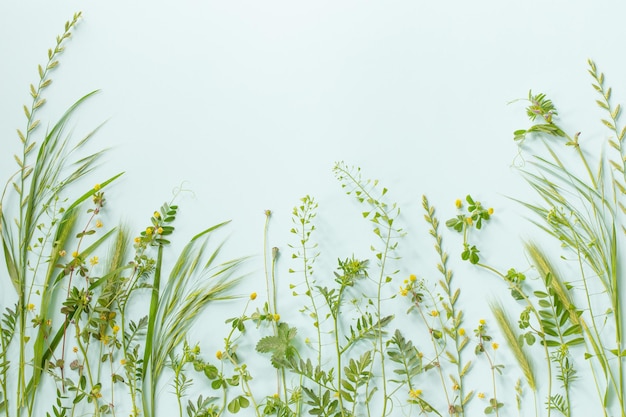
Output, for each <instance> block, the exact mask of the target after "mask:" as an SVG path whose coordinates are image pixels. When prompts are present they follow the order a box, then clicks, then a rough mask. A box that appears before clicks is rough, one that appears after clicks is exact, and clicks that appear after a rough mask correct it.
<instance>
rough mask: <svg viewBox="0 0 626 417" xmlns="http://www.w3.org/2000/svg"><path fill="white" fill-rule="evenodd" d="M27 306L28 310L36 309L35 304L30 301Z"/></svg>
mask: <svg viewBox="0 0 626 417" xmlns="http://www.w3.org/2000/svg"><path fill="white" fill-rule="evenodd" d="M26 308H27V309H28V311H33V310H34V309H35V304H33V303H30V304H29V305H27V306H26Z"/></svg>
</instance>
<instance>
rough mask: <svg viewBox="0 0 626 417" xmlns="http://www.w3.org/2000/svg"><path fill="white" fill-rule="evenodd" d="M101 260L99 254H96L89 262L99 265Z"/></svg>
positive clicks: (92, 264)
mask: <svg viewBox="0 0 626 417" xmlns="http://www.w3.org/2000/svg"><path fill="white" fill-rule="evenodd" d="M99 260H100V259H99V258H98V257H97V256H94V257H92V258H91V259H90V260H89V263H90V264H91V266H95V265H98V261H99Z"/></svg>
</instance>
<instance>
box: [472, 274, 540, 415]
mask: <svg viewBox="0 0 626 417" xmlns="http://www.w3.org/2000/svg"><path fill="white" fill-rule="evenodd" d="M476 266H479V267H481V268H484V269H486V270H488V271H490V272H493V273H494V274H496V275H497V276H499V277H500V278H502V279H503V280H504V281H505V282H508V283H509V287H510V288H512V289H514V290H515V291H516V292H517V293H518V294H520V295H521V296H522V298H523V299H524V301H525V302H526V305H527V306H528V307H530V311H532V313H533V315H534V316H535V319H536V320H537V323H538V325H539V329H540V333H541V334H542V335H544V334H545V332H544V331H543V325H542V324H541V316H540V315H539V312H538V311H537V309H536V308H535V306H534V305H533V304H532V303H531V302H530V299H529V298H528V296H526V294H525V293H524V292H523V291H522V289H521V287H519V286H518V285H516V284H514V283H512V282H510V281H509V280H508V279H507V277H506V275H504V274H503V273H502V272H500V271H498V270H497V269H495V268H493V267H491V266H489V265H485V264H483V263H480V262H479V263H477V264H476ZM540 337H541V339H542V340H543V342H544V343H542V344H543V350H544V354H545V356H546V365H547V368H548V369H547V371H548V398H550V397H551V396H552V365H551V361H550V352H548V346H547V344H546V343H545V336H541V335H540ZM547 412H548V417H550V414H551V408H550V407H548V409H547Z"/></svg>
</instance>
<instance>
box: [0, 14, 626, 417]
mask: <svg viewBox="0 0 626 417" xmlns="http://www.w3.org/2000/svg"><path fill="white" fill-rule="evenodd" d="M80 17H81V14H80V13H77V14H76V15H75V16H73V19H72V20H71V21H69V22H67V23H66V25H65V28H64V31H63V32H62V34H61V35H59V36H58V37H57V39H56V43H55V45H54V46H53V47H52V48H51V49H50V50H49V51H48V55H47V61H46V62H45V63H44V64H42V65H40V66H39V67H38V72H39V79H38V80H36V82H35V83H33V84H31V85H30V87H29V93H30V98H29V103H28V104H27V105H24V107H23V108H24V113H25V122H23V123H22V127H20V128H19V129H18V131H17V137H16V139H17V140H19V144H20V145H21V149H20V151H19V152H17V153H16V154H15V155H14V161H13V163H14V164H15V165H14V166H15V173H14V174H13V175H12V176H11V177H10V178H8V180H7V182H6V186H5V187H4V189H3V192H2V198H1V200H0V219H1V222H0V227H1V229H0V236H1V240H2V259H3V260H4V266H5V269H4V273H3V274H2V279H3V280H4V281H5V282H3V285H4V288H6V289H7V291H10V292H11V296H10V297H8V298H9V299H10V300H11V302H10V303H9V304H8V305H3V306H1V307H2V318H1V320H0V343H1V350H0V414H1V415H4V416H7V417H13V416H16V417H18V416H39V415H44V413H45V415H47V416H84V415H93V416H102V415H113V416H117V415H119V416H122V415H123V416H127V415H130V416H140V415H141V416H157V415H163V414H164V413H165V414H167V415H171V414H172V412H173V413H174V414H175V415H179V416H189V417H192V416H222V415H232V414H238V413H240V414H241V415H250V416H273V415H276V416H304V415H315V416H327V417H330V416H333V417H337V416H341V417H347V416H389V415H394V416H395V415H421V414H425V415H436V416H467V415H481V414H483V413H484V414H488V415H495V416H512V415H520V416H561V415H562V416H575V415H578V414H580V413H579V412H578V413H577V411H576V408H575V407H576V405H577V404H581V403H583V402H584V403H585V404H586V405H587V407H591V408H592V409H593V410H595V411H594V415H599V416H600V415H603V416H622V417H624V416H626V412H625V411H624V410H625V404H624V401H625V399H624V398H625V395H624V382H625V378H624V369H623V366H624V356H625V355H626V351H625V347H624V345H625V343H624V341H623V331H624V325H623V322H622V320H623V313H622V312H621V306H622V302H623V300H622V298H623V297H624V293H625V292H624V290H623V289H621V288H620V280H621V277H622V275H623V274H624V265H623V264H622V257H621V256H620V255H621V254H622V253H624V250H623V243H624V234H625V233H626V228H625V226H624V216H625V212H626V207H625V204H626V196H625V193H626V177H625V166H624V164H625V161H626V151H625V149H624V137H625V135H626V127H625V126H623V125H622V124H621V123H620V114H621V106H620V105H618V104H614V103H613V101H612V99H611V88H610V87H608V86H607V85H606V83H605V80H604V75H603V74H602V73H601V72H600V71H599V70H598V68H597V67H596V65H595V63H593V62H592V61H589V63H588V65H589V68H588V70H589V74H590V76H591V79H592V86H593V88H594V89H595V90H596V91H597V102H596V104H597V105H598V106H600V108H601V109H602V110H603V112H604V116H603V118H602V120H601V123H602V124H603V125H604V126H605V127H606V129H607V130H608V133H607V137H608V138H609V139H608V142H607V144H606V145H607V146H605V148H606V149H604V148H602V149H599V148H598V147H591V146H589V147H588V146H587V142H586V141H585V140H584V139H585V138H584V137H583V136H582V135H581V134H579V133H576V132H568V131H566V129H564V128H563V127H562V126H561V125H560V123H559V114H558V112H557V108H556V107H555V105H554V104H553V103H552V101H551V100H550V99H549V98H548V97H546V96H545V95H544V94H535V93H533V92H530V93H529V94H528V97H527V99H525V100H524V102H525V106H526V115H527V117H528V119H529V122H528V126H527V127H526V128H524V129H519V130H516V131H515V132H514V135H513V136H514V139H515V140H516V141H517V142H518V143H519V145H520V148H519V149H520V156H521V157H522V158H524V160H525V161H526V163H525V165H524V166H525V168H523V169H521V175H523V176H524V178H525V179H526V180H527V182H528V184H529V185H530V186H531V187H532V189H534V190H535V191H536V194H537V197H538V198H537V202H527V201H519V204H521V205H522V206H525V207H526V208H527V209H528V211H529V213H530V214H531V217H530V220H529V221H531V222H532V223H533V224H534V225H536V226H537V228H538V229H540V230H542V231H543V232H544V233H545V235H546V236H549V237H551V238H553V239H555V240H556V241H557V242H558V243H559V244H560V245H561V247H562V251H561V253H559V254H558V255H554V254H548V253H546V252H545V251H543V250H542V249H541V247H540V246H539V245H537V244H535V243H533V242H528V243H526V244H525V247H526V253H520V254H519V260H520V261H519V264H518V265H491V264H487V263H485V262H484V261H483V258H484V256H483V255H484V254H483V253H482V252H481V251H480V249H479V248H480V246H481V230H482V229H483V228H487V227H494V226H495V225H490V224H489V222H490V220H491V218H492V217H493V216H495V215H497V213H496V212H494V209H493V208H491V207H490V206H488V205H486V204H484V203H482V202H481V201H479V200H478V199H477V198H476V197H477V196H471V195H467V196H466V197H464V198H462V199H457V200H456V201H455V199H454V197H451V199H450V201H452V202H453V204H455V206H456V207H455V209H456V210H457V215H456V216H454V217H452V218H450V219H440V218H439V217H438V214H437V211H436V209H435V207H434V206H433V205H432V204H431V202H430V201H429V200H428V199H427V198H426V197H425V196H424V197H423V198H422V201H421V203H422V209H423V212H422V216H421V217H423V220H422V219H420V221H423V222H425V223H424V224H425V225H426V226H427V227H428V230H429V235H427V236H424V237H423V238H424V239H429V240H430V241H431V242H432V244H433V251H432V254H431V256H432V260H433V261H432V265H430V266H427V265H424V268H423V270H422V271H420V270H415V271H414V273H412V274H408V275H407V276H405V275H403V274H402V273H401V272H400V271H401V270H404V269H403V268H402V265H403V262H406V261H407V260H405V259H401V258H400V256H399V251H398V248H399V247H400V246H401V245H403V243H404V236H405V234H406V233H407V231H408V230H409V229H410V227H411V225H410V224H409V225H401V224H400V223H401V222H402V221H403V220H405V218H400V207H398V205H397V204H395V203H393V202H392V201H391V200H390V195H391V192H389V191H388V189H387V188H386V187H385V186H384V185H383V184H380V183H379V182H378V181H376V180H369V179H367V178H366V177H364V176H363V174H362V173H361V170H360V169H359V168H357V167H352V166H350V165H347V164H345V163H343V162H340V163H337V164H336V165H335V167H334V168H333V173H334V175H335V177H336V179H337V182H338V184H339V185H340V186H341V188H342V189H343V190H344V191H345V193H346V194H347V195H348V196H349V198H348V199H347V200H346V201H347V203H351V204H353V205H355V206H357V207H358V209H359V212H360V216H361V217H362V220H363V225H364V227H368V228H370V229H371V232H372V233H371V243H370V244H371V256H368V257H367V258H357V257H355V256H354V255H352V254H337V253H330V254H328V253H321V251H320V250H319V247H318V245H317V244H316V242H317V241H318V235H320V234H322V235H323V234H325V233H328V231H324V230H318V229H317V228H316V215H317V210H318V204H317V202H316V200H315V198H314V197H312V196H308V195H307V196H304V197H303V198H302V199H301V200H300V201H298V202H295V206H294V208H293V212H292V222H293V227H292V229H291V234H292V237H293V238H292V241H290V242H284V243H285V244H287V245H288V251H287V253H280V254H279V250H278V249H277V248H270V247H269V246H270V244H269V242H268V239H267V231H268V230H269V228H270V219H271V216H272V213H271V211H269V210H268V211H266V213H265V215H266V233H265V236H264V247H265V256H264V265H265V274H264V275H265V276H264V279H263V282H264V283H265V288H263V289H258V290H257V291H258V293H257V292H252V293H250V294H249V295H247V296H246V297H245V298H241V297H237V296H235V294H236V289H237V288H238V287H237V285H238V284H239V282H240V281H241V280H242V279H246V278H245V277H244V275H245V274H244V273H243V272H242V268H241V267H242V265H244V264H245V263H246V262H247V259H246V258H245V257H243V256H242V257H241V258H237V259H223V254H222V248H223V243H221V242H219V241H217V242H214V239H215V236H216V235H217V233H218V232H219V231H220V230H221V229H222V228H225V227H227V222H224V223H220V224H217V225H214V226H210V227H207V228H206V229H204V230H200V231H198V233H197V234H196V235H195V236H194V237H193V238H192V239H191V240H190V241H189V242H188V243H187V245H186V246H185V247H184V248H183V250H182V251H181V252H180V254H178V256H177V261H175V262H174V263H173V264H172V265H168V264H167V263H166V262H164V259H165V253H166V252H167V251H170V250H171V248H170V241H171V240H172V239H175V238H176V235H175V229H174V225H175V223H176V222H177V221H180V219H177V214H178V207H177V206H176V204H175V201H171V202H168V203H164V204H163V205H162V206H161V207H158V208H156V209H155V211H154V212H153V213H151V214H150V213H148V215H147V216H146V222H145V224H141V225H132V226H123V225H120V226H114V227H111V225H108V224H103V221H102V217H103V216H102V214H103V212H104V211H107V212H110V211H112V207H111V206H114V205H115V202H114V201H113V202H109V201H107V199H106V198H105V195H106V190H107V188H108V187H111V186H114V184H115V181H116V180H117V179H118V178H119V177H120V176H121V175H122V174H121V173H120V174H117V175H114V176H113V177H111V178H104V179H96V180H94V181H92V183H93V184H94V185H93V187H91V188H90V189H81V188H80V186H79V185H78V181H79V180H81V181H80V183H81V184H82V183H84V179H85V177H89V178H98V177H97V173H96V172H95V171H94V164H95V163H96V162H98V161H100V160H101V158H102V155H103V154H102V153H101V152H97V153H94V154H85V152H84V151H83V149H84V147H85V145H86V144H87V143H88V142H89V141H91V140H93V138H94V135H95V134H96V133H97V130H98V129H97V128H96V129H95V130H94V131H93V132H90V133H89V134H87V135H86V136H85V137H82V138H78V139H76V138H74V137H72V134H71V126H70V125H71V118H72V116H73V115H74V113H75V112H76V111H78V109H80V108H81V107H83V104H84V103H85V102H86V101H88V100H91V99H92V96H93V93H89V94H87V95H85V96H83V97H81V98H80V99H79V100H77V101H76V103H75V104H74V105H72V106H71V107H70V108H69V109H67V111H66V112H65V113H64V114H63V115H62V116H61V117H60V118H59V119H58V120H57V121H55V122H51V123H43V122H41V121H40V119H38V113H39V109H41V108H42V107H43V106H44V105H47V99H46V96H45V93H46V88H47V87H48V86H49V85H50V84H51V83H52V78H51V76H52V73H53V72H54V71H55V70H56V67H57V66H58V62H59V59H60V56H61V55H62V53H63V50H64V48H65V45H66V43H67V40H68V39H69V38H70V36H71V34H72V32H73V30H74V28H75V26H76V25H77V23H78V21H79V20H80ZM46 125H47V126H49V127H48V128H47V130H46V129H45V128H44V127H43V126H46ZM4 163H9V161H5V162H4ZM481 197H488V196H481ZM513 198H514V196H513ZM457 234H459V236H460V237H461V242H462V243H461V246H458V245H457V244H456V243H451V244H448V243H447V242H448V237H450V238H451V239H450V240H451V241H453V242H454V241H458V239H456V237H455V238H452V237H453V236H454V235H457ZM217 236H219V235H217ZM279 256H282V261H280V262H279ZM320 257H324V258H327V259H337V263H336V268H335V270H333V271H327V270H319V269H318V268H317V265H318V263H317V261H318V259H320ZM529 261H530V264H529ZM462 262H467V263H469V264H470V265H471V267H472V271H473V273H475V274H476V275H481V277H482V279H489V278H488V277H491V279H493V281H492V282H493V285H501V286H502V287H503V288H507V289H508V292H509V293H510V298H509V299H505V300H499V301H491V302H489V301H487V300H484V303H483V304H484V305H485V311H484V313H483V315H482V316H481V317H471V316H467V315H466V314H464V310H463V306H464V294H463V292H462V290H461V288H460V286H459V285H457V278H456V276H455V274H454V271H453V265H455V264H456V265H459V263H462ZM431 266H435V267H436V271H437V274H436V275H434V276H433V274H432V273H430V272H429V273H425V272H424V271H430V269H429V268H430V267H431ZM277 270H281V271H282V272H285V273H286V272H288V273H289V274H288V275H289V278H290V279H289V282H283V281H284V280H279V279H278V277H279V276H281V277H284V276H285V274H278V273H277ZM257 282H258V280H257ZM285 295H288V296H290V297H291V296H292V297H295V300H297V302H298V305H299V309H298V310H297V311H295V310H291V309H290V310H289V311H281V310H280V309H279V305H278V303H277V300H278V298H279V296H280V297H284V296H285ZM224 302H228V303H231V304H232V303H237V305H239V306H240V307H239V308H238V310H239V311H240V313H239V314H237V315H236V316H235V317H232V318H229V319H227V320H226V325H227V326H228V327H227V328H228V331H227V332H225V333H224V334H223V335H218V336H215V335H212V336H211V337H210V338H208V337H204V338H203V339H202V340H190V339H189V338H188V336H189V334H192V333H189V330H190V329H191V328H192V327H193V325H194V321H195V319H197V318H198V317H199V316H201V315H202V314H203V313H206V312H207V311H210V310H211V309H214V308H216V306H219V305H220V304H221V303H224ZM504 305H506V306H507V307H506V308H505V307H504ZM138 306H145V308H142V307H138ZM487 307H488V308H487ZM406 323H410V325H406ZM250 346H251V347H253V348H249V347H250ZM246 347H248V348H246ZM503 351H507V352H509V355H508V356H505V355H502V354H501V353H502V352H503ZM502 356H505V357H507V358H511V360H508V359H507V361H504V360H502V359H501V357H502ZM267 369H272V371H271V372H270V373H268V372H267V371H266V370H267ZM511 379H513V380H514V383H505V381H507V380H508V381H510V380H511ZM259 381H262V382H263V383H259ZM508 381H507V382H508ZM163 387H165V389H163ZM574 392H576V393H577V394H576V395H574V394H573V393H574ZM580 393H584V398H583V397H581V394H580ZM164 402H167V403H168V404H170V405H171V404H175V406H174V410H175V411H172V409H170V408H167V409H161V411H160V409H159V408H158V405H159V404H160V403H164ZM589 404H591V405H589ZM162 410H167V411H162Z"/></svg>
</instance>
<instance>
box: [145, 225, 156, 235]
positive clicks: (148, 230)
mask: <svg viewBox="0 0 626 417" xmlns="http://www.w3.org/2000/svg"><path fill="white" fill-rule="evenodd" d="M152 232H154V229H153V228H152V227H146V234H147V235H148V236H150V235H151V234H152Z"/></svg>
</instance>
